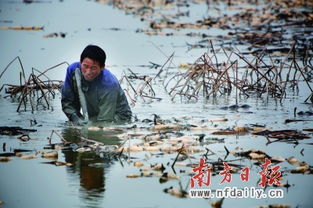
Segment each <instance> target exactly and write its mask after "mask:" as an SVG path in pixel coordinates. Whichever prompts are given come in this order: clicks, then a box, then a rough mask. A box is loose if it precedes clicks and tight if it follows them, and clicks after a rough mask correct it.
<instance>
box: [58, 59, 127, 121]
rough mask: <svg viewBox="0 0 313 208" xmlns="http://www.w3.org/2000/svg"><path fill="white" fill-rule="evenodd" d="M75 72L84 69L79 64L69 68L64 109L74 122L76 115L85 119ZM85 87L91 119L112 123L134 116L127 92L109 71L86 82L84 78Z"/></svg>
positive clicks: (64, 92) (63, 93)
mask: <svg viewBox="0 0 313 208" xmlns="http://www.w3.org/2000/svg"><path fill="white" fill-rule="evenodd" d="M75 70H80V63H79V62H76V63H73V64H71V65H70V66H69V67H68V68H67V72H66V78H65V82H64V84H63V86H62V99H61V103H62V110H63V112H64V113H65V114H66V116H67V117H68V118H69V119H70V120H73V119H71V118H73V117H75V116H78V117H81V114H80V108H81V105H80V101H79V95H78V89H77V83H76V78H75ZM81 86H82V91H83V93H84V95H85V99H86V104H87V111H88V115H89V119H90V120H93V121H109V122H111V121H129V120H130V119H131V115H132V113H131V110H130V107H129V105H128V102H127V98H126V96H125V94H124V91H123V89H122V88H121V86H120V84H119V81H118V80H117V78H116V77H115V76H114V75H113V74H112V73H111V72H110V71H109V70H108V69H103V70H102V71H101V73H100V74H99V75H98V76H97V77H96V78H95V79H94V80H92V81H86V80H85V79H84V78H83V76H82V80H81Z"/></svg>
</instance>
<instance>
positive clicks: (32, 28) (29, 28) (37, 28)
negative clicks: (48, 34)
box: [0, 26, 44, 31]
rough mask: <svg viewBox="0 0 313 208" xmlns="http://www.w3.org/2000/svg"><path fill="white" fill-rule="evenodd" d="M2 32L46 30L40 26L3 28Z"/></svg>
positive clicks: (1, 28)
mask: <svg viewBox="0 0 313 208" xmlns="http://www.w3.org/2000/svg"><path fill="white" fill-rule="evenodd" d="M0 30H34V31H36V30H37V31H38V30H44V27H38V26H10V27H9V26H1V27H0Z"/></svg>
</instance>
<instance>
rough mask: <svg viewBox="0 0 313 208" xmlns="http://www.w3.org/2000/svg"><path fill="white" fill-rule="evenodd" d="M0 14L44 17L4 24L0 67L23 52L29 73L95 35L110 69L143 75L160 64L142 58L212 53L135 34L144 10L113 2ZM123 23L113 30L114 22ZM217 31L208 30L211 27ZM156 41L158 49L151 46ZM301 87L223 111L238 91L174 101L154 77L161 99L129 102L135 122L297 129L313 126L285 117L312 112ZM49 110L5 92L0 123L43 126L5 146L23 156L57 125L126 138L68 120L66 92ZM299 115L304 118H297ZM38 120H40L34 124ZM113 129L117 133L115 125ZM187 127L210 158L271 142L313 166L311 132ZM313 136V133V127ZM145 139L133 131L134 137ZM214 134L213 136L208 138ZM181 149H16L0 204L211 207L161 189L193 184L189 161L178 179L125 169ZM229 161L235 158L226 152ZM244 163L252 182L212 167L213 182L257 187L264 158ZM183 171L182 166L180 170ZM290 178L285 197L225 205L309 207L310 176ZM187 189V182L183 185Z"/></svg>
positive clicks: (2, 175) (184, 58) (20, 8)
mask: <svg viewBox="0 0 313 208" xmlns="http://www.w3.org/2000/svg"><path fill="white" fill-rule="evenodd" d="M0 6H1V7H0V9H1V12H0V21H1V25H2V26H16V25H23V26H44V30H43V31H15V30H0V47H1V57H0V69H4V68H5V67H6V65H7V64H8V63H9V62H10V61H11V60H12V59H13V58H15V57H16V56H19V57H20V59H21V60H22V63H23V67H24V69H25V71H26V73H30V71H31V68H32V67H34V68H36V69H39V70H44V69H47V68H49V67H51V66H54V65H56V64H58V63H61V62H63V61H67V62H69V63H71V62H73V61H77V60H78V59H79V55H80V52H81V50H82V49H83V48H84V47H85V46H86V44H89V43H93V44H98V45H100V46H101V47H103V48H104V49H105V51H106V52H107V56H108V59H107V64H108V68H109V69H110V70H111V71H112V72H113V73H115V74H116V75H117V76H118V77H120V76H121V75H122V73H123V71H126V70H127V68H131V69H132V70H133V71H135V72H137V73H139V74H147V75H151V76H152V75H155V74H156V73H157V70H156V69H151V68H149V67H147V66H146V67H139V66H138V65H148V64H149V61H151V62H154V63H158V64H163V63H164V62H165V61H166V59H167V57H166V56H165V55H164V54H162V52H163V53H165V54H166V55H167V56H169V55H170V54H171V53H172V52H174V51H175V59H174V62H175V64H176V65H179V64H180V63H192V62H194V61H195V59H196V58H198V57H199V56H200V55H202V54H203V53H204V52H206V51H207V50H206V49H204V50H203V49H195V50H191V51H189V52H186V51H187V48H186V47H185V43H186V42H193V41H195V39H194V38H191V37H181V36H178V37H164V36H146V35H145V34H143V33H136V30H137V29H138V28H144V27H146V25H145V23H144V22H141V21H140V20H139V19H136V18H132V17H131V16H127V15H125V14H124V12H122V11H120V10H118V9H113V8H112V7H111V6H109V5H105V4H97V3H95V2H91V1H83V0H81V1H74V0H69V1H38V2H37V3H32V4H24V3H22V2H20V1H1V3H0ZM194 7H195V10H196V11H202V9H201V6H199V5H195V6H194ZM113 27H114V28H119V29H120V30H117V31H115V30H111V29H110V28H113ZM60 32H62V33H66V36H65V38H62V37H60V36H58V37H52V38H44V36H45V35H47V34H50V33H60ZM214 32H216V33H218V30H212V33H214ZM155 45H157V46H158V47H159V48H160V49H161V50H162V52H160V50H159V49H158V48H157V47H155ZM65 69H66V66H62V67H58V68H57V69H55V70H53V71H51V72H49V73H48V75H49V77H50V78H52V79H60V80H62V79H63V78H64V76H65ZM19 71H20V66H19V65H18V64H17V62H16V63H14V64H13V65H12V66H11V67H10V68H9V71H8V72H7V73H6V74H4V76H3V77H2V79H1V80H0V82H1V84H4V83H17V82H18V77H19V76H18V72H19ZM299 88H300V92H299V94H298V95H293V94H292V93H289V94H288V96H287V98H286V99H284V100H283V102H279V101H277V100H274V99H267V98H266V97H263V98H249V99H244V98H239V99H238V102H239V104H248V105H250V106H251V107H250V108H249V109H239V110H221V109H220V108H221V107H223V106H229V105H232V104H235V97H234V96H230V97H224V96H221V97H217V99H209V100H203V99H200V100H199V101H198V102H187V101H185V100H180V99H176V100H174V101H172V100H171V98H170V97H169V96H168V95H167V94H166V93H165V91H164V89H163V88H162V87H161V85H157V84H156V86H155V89H154V90H155V91H156V94H157V96H158V97H161V98H162V100H161V101H153V102H145V101H143V100H140V99H139V100H138V102H137V104H136V105H135V106H132V110H133V113H134V114H135V115H136V116H137V117H138V119H139V121H138V122H135V123H134V124H136V125H137V126H139V127H140V126H148V125H149V124H144V123H142V122H141V120H143V119H146V118H149V119H153V115H152V114H154V113H157V114H158V115H160V117H161V118H162V119H169V120H173V118H180V117H182V116H185V119H183V121H184V122H185V123H192V124H194V123H197V122H199V123H201V122H200V121H201V120H208V119H212V118H223V117H225V118H228V121H227V122H225V123H216V124H212V123H208V125H209V126H210V127H216V128H221V129H225V128H232V127H234V126H247V125H249V124H259V125H265V126H266V127H268V128H271V129H273V130H281V129H294V130H302V129H304V128H312V121H303V122H295V123H288V124H285V123H284V121H285V119H290V118H293V111H294V108H295V107H297V110H298V111H312V110H313V109H312V105H308V104H304V103H303V101H304V100H305V98H306V97H307V96H308V95H309V89H308V87H307V86H306V85H305V84H304V83H301V84H300V86H299ZM51 105H52V107H53V109H50V110H45V111H44V110H39V111H35V112H34V113H33V114H32V113H31V112H29V111H27V112H21V113H17V112H16V109H17V106H18V103H17V102H16V101H14V100H11V99H9V98H4V97H1V98H0V109H1V111H0V118H1V119H0V124H1V126H21V127H23V128H32V129H36V130H37V131H36V132H34V133H31V134H30V136H31V138H32V140H30V141H27V142H23V141H20V140H18V139H17V138H16V136H5V135H1V136H0V144H1V146H2V147H3V144H4V143H5V148H1V150H0V153H5V152H12V151H13V150H14V149H27V150H34V151H32V152H29V153H23V154H26V155H35V154H36V152H37V151H42V150H43V148H44V146H46V145H47V144H48V140H47V137H49V136H50V134H51V131H52V130H56V131H57V132H59V133H61V134H62V136H63V137H64V138H65V139H66V140H68V141H72V142H77V141H78V133H77V132H80V133H81V134H82V135H83V136H85V137H88V138H90V139H94V140H101V141H102V142H104V143H105V144H108V145H111V144H120V143H121V142H123V141H122V140H120V139H118V138H117V137H112V132H105V131H98V132H97V131H88V129H87V128H83V129H80V128H78V129H77V128H73V127H69V126H68V125H67V123H66V117H65V116H64V115H63V113H62V111H61V107H60V94H59V93H57V96H56V98H55V99H53V100H51ZM297 118H299V117H297ZM300 118H301V119H304V120H312V117H309V116H302V117H300ZM31 120H36V122H37V124H31ZM138 132H139V133H142V132H144V133H149V131H147V130H146V129H143V130H142V129H140V130H129V131H128V132H127V133H138ZM113 133H114V132H113ZM182 133H184V134H186V135H195V134H198V133H204V134H205V143H204V144H203V145H204V147H207V148H209V149H210V150H212V151H213V152H214V153H215V154H214V155H212V156H209V161H211V162H214V161H217V160H218V158H222V159H223V158H225V155H226V151H225V149H224V146H226V147H227V148H228V149H229V150H230V151H235V150H236V148H237V147H241V148H243V149H244V150H249V149H252V148H255V149H260V150H263V151H265V152H266V153H267V154H269V155H271V156H281V157H284V158H288V157H291V156H294V157H296V158H297V159H298V160H299V161H306V162H307V163H308V164H309V165H312V163H313V161H312V157H311V156H312V154H313V150H312V148H311V144H307V143H312V138H311V139H308V140H300V141H299V144H297V145H295V144H289V143H285V142H275V143H271V144H267V140H266V138H265V137H263V136H253V135H251V134H247V135H241V136H235V135H231V136H216V135H212V134H211V133H212V132H211V131H206V130H204V131H192V132H191V131H182ZM311 136H312V135H311ZM138 141H141V140H140V139H134V142H138ZM212 141H213V142H212ZM52 142H54V143H57V142H60V139H59V138H58V137H57V136H55V135H54V136H53V139H52ZM176 154H177V153H172V154H164V155H158V154H156V153H153V152H152V153H149V152H139V153H130V156H131V159H130V160H114V159H112V158H110V157H109V156H108V155H106V154H104V153H95V152H91V153H90V152H84V153H79V152H73V151H71V150H59V151H58V161H64V162H68V163H71V164H72V166H68V167H67V166H55V165H51V164H44V163H47V162H48V161H50V160H48V159H45V158H41V157H40V155H37V156H38V158H35V159H31V160H23V159H21V158H19V157H12V158H13V159H12V160H11V161H9V162H1V163H0V200H1V201H3V202H4V204H3V205H0V206H1V207H113V206H114V207H210V202H213V201H216V200H218V199H217V198H213V199H191V198H182V199H181V198H177V197H175V196H172V195H170V194H167V193H165V192H164V191H163V190H164V189H166V188H169V187H171V186H172V187H175V188H179V187H180V186H181V187H182V188H183V189H185V188H186V187H188V186H189V180H190V177H191V176H190V175H188V174H186V173H183V171H186V170H187V171H189V172H190V171H191V168H182V167H176V173H177V175H179V176H180V180H169V181H168V182H166V183H160V182H159V177H139V178H134V179H133V178H127V177H126V176H127V175H129V174H139V173H140V171H139V168H137V167H134V165H133V162H135V161H143V162H144V166H143V167H149V166H150V164H155V163H162V164H163V165H164V166H165V168H166V171H167V172H171V173H172V172H173V171H172V169H171V167H170V166H171V164H172V162H173V159H174V158H175V156H176ZM203 154H204V152H201V153H197V154H194V155H192V157H193V158H192V161H193V162H195V163H196V162H197V160H198V159H199V158H200V157H201V156H202V155H203ZM226 159H227V160H232V159H238V158H237V157H235V156H232V155H229V156H228V157H227V158H226ZM238 163H239V164H241V165H243V166H246V167H250V168H251V176H250V180H249V182H242V181H240V180H239V174H238V173H237V174H233V180H232V182H231V183H230V184H226V185H225V184H224V185H220V184H219V183H220V180H221V177H220V176H219V175H216V176H212V180H211V185H210V188H212V189H219V188H224V187H225V186H230V187H238V188H244V187H258V186H257V183H258V180H259V177H260V176H259V175H258V172H259V171H260V170H261V168H260V167H258V166H256V165H253V163H252V162H251V161H250V160H243V161H239V162H238ZM280 165H281V166H282V170H290V169H293V168H294V167H295V166H292V165H290V164H289V163H287V162H283V163H281V164H280ZM180 170H182V171H180ZM284 177H285V179H284V180H283V181H284V183H285V182H286V181H288V183H289V184H290V185H291V187H289V188H288V189H286V188H282V190H283V192H284V197H283V198H282V199H270V198H266V199H253V198H247V199H231V198H226V199H225V200H224V202H223V207H255V206H261V205H269V204H288V205H290V206H291V207H297V206H298V207H312V200H311V198H310V197H311V192H312V190H313V182H312V181H313V180H312V179H313V178H312V175H306V174H305V175H303V174H290V173H285V175H284ZM187 190H188V189H187Z"/></svg>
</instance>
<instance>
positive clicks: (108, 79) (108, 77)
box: [102, 69, 120, 87]
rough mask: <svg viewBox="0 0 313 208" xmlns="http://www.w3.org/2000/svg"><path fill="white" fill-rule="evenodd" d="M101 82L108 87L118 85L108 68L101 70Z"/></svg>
mask: <svg viewBox="0 0 313 208" xmlns="http://www.w3.org/2000/svg"><path fill="white" fill-rule="evenodd" d="M102 84H104V85H106V86H108V87H119V86H120V83H119V81H118V79H117V78H116V76H115V75H114V74H112V73H111V72H110V71H109V70H108V69H103V70H102Z"/></svg>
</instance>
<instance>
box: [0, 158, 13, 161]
mask: <svg viewBox="0 0 313 208" xmlns="http://www.w3.org/2000/svg"><path fill="white" fill-rule="evenodd" d="M11 160H12V158H11V157H0V162H9V161H11Z"/></svg>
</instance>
